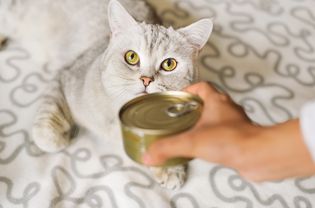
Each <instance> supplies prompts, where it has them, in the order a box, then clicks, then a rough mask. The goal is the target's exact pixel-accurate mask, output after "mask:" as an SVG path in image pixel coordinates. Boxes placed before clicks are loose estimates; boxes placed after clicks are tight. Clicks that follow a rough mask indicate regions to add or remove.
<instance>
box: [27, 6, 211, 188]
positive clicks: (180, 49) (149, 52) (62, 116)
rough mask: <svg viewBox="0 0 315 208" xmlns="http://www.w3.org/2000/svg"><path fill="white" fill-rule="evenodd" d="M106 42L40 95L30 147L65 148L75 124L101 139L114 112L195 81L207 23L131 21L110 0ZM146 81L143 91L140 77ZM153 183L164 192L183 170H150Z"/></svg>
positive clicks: (176, 183) (175, 183)
mask: <svg viewBox="0 0 315 208" xmlns="http://www.w3.org/2000/svg"><path fill="white" fill-rule="evenodd" d="M108 21H109V26H110V30H111V38H110V41H109V42H107V41H106V38H105V36H106V35H108V34H103V35H104V39H99V40H97V41H96V42H95V43H94V44H93V46H92V47H91V48H90V49H89V50H87V51H86V52H85V53H84V54H83V55H82V56H80V57H79V58H78V59H77V60H76V62H75V63H74V65H73V66H72V67H71V68H70V69H69V70H62V71H60V73H59V74H58V76H57V77H56V79H55V80H54V81H53V82H52V83H51V84H50V85H49V87H48V89H47V91H46V93H45V94H44V95H43V102H42V104H41V105H40V108H39V110H38V113H37V115H36V118H35V122H34V127H33V130H32V134H33V139H34V141H35V143H36V144H37V145H38V146H39V147H40V148H41V149H42V150H44V151H47V152H56V151H60V150H62V149H63V148H65V147H67V146H68V145H69V144H70V141H71V140H70V139H71V137H72V133H73V130H74V128H75V126H76V125H79V126H84V127H86V128H87V129H89V130H92V131H93V132H95V133H96V134H99V135H106V133H107V132H110V131H112V130H113V128H116V127H117V126H118V110H119V108H120V107H121V106H122V105H123V104H124V103H125V102H126V101H128V100H130V99H132V98H134V97H136V96H138V95H140V94H142V93H143V92H146V93H153V92H160V91H166V90H181V89H182V88H184V87H186V86H188V85H189V84H191V83H192V82H194V81H195V78H196V74H197V71H196V69H195V67H194V60H195V58H196V56H197V54H198V52H199V50H200V49H201V48H202V47H203V46H204V44H205V43H206V41H207V40H208V37H209V35H210V33H211V31H212V21H211V20H209V19H203V20H200V21H198V22H196V23H194V24H192V25H190V26H187V27H185V28H181V29H179V30H174V29H173V28H171V27H170V28H165V27H163V26H159V25H152V24H146V23H144V22H142V23H138V22H136V21H135V20H134V19H133V18H132V16H130V15H129V14H128V13H127V11H126V10H125V9H124V8H123V7H122V6H121V4H120V3H118V2H117V1H116V0H112V1H110V3H109V5H108ZM128 50H133V51H135V52H137V53H138V55H139V57H140V64H139V65H136V66H131V65H128V64H127V63H126V61H125V60H124V54H125V53H126V52H127V51H128ZM170 57H171V58H175V59H176V60H177V62H178V65H177V67H176V69H175V70H174V71H171V72H166V71H163V70H161V68H160V65H161V62H162V61H163V60H165V59H166V58H170ZM142 76H145V77H152V78H154V81H152V82H151V83H150V84H149V85H148V86H145V85H144V83H143V81H142V80H141V79H140V77H142ZM153 172H154V175H155V178H156V180H157V181H158V182H159V183H160V184H161V185H162V186H165V187H167V188H170V189H177V188H179V187H180V186H181V185H182V184H183V183H184V180H185V175H186V174H185V167H184V166H176V167H170V168H153Z"/></svg>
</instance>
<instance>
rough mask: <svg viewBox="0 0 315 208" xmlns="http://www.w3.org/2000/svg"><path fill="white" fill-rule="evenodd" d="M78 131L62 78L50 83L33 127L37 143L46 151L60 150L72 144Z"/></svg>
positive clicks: (34, 138) (33, 134)
mask: <svg viewBox="0 0 315 208" xmlns="http://www.w3.org/2000/svg"><path fill="white" fill-rule="evenodd" d="M75 131H76V126H75V124H74V122H73V119H72V116H71V113H70V109H69V106H68V104H67V102H66V99H65V97H64V93H63V90H62V88H61V84H60V80H59V79H58V78H57V79H55V80H54V81H53V82H52V83H50V84H49V87H48V89H47V91H46V92H45V93H44V94H43V95H42V102H41V104H40V107H39V110H38V112H37V114H36V117H35V121H34V125H33V128H32V137H33V140H34V142H35V144H36V145H37V146H38V147H39V148H40V149H41V150H43V151H45V152H58V151H60V150H62V149H64V148H65V147H67V146H68V145H69V144H70V139H71V137H72V136H73V135H74V133H75Z"/></svg>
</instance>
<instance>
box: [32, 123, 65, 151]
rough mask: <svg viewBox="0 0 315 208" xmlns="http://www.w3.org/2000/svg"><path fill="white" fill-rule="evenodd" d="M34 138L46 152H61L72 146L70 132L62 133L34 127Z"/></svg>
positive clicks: (47, 128)
mask: <svg viewBox="0 0 315 208" xmlns="http://www.w3.org/2000/svg"><path fill="white" fill-rule="evenodd" d="M32 136H33V140H34V142H35V144H36V145H37V146H38V147H39V148H40V149H41V150H42V151H44V152H59V151H61V150H63V149H64V148H66V147H67V146H69V144H70V132H65V133H62V132H60V131H58V130H57V129H54V128H50V127H48V126H34V127H33V129H32Z"/></svg>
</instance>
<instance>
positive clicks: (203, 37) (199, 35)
mask: <svg viewBox="0 0 315 208" xmlns="http://www.w3.org/2000/svg"><path fill="white" fill-rule="evenodd" d="M212 29H213V21H212V19H210V18H206V19H201V20H199V21H197V22H195V23H193V24H191V25H188V26H186V27H184V28H180V29H178V30H177V31H178V32H180V33H182V34H184V36H185V37H186V38H187V39H188V41H189V42H190V43H191V44H192V45H193V46H194V47H195V48H196V49H197V50H200V49H202V48H203V46H204V45H205V44H206V42H207V41H208V39H209V36H210V34H211V32H212Z"/></svg>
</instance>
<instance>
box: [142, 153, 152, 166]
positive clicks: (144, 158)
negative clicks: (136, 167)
mask: <svg viewBox="0 0 315 208" xmlns="http://www.w3.org/2000/svg"><path fill="white" fill-rule="evenodd" d="M142 162H143V164H145V165H150V164H152V157H151V156H150V154H148V153H144V155H143V156H142Z"/></svg>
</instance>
